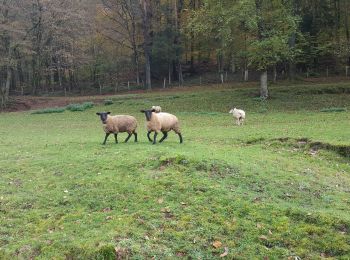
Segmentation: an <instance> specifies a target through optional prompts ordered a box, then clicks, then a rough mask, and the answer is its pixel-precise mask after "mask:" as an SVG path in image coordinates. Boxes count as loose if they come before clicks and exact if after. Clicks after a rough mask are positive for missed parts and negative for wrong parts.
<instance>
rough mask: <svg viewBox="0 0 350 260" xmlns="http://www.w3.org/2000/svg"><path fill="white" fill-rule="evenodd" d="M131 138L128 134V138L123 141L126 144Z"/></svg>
mask: <svg viewBox="0 0 350 260" xmlns="http://www.w3.org/2000/svg"><path fill="white" fill-rule="evenodd" d="M131 136H132V134H129V135H128V137H127V138H126V139H125V143H127V142H128V141H129V139H130V137H131Z"/></svg>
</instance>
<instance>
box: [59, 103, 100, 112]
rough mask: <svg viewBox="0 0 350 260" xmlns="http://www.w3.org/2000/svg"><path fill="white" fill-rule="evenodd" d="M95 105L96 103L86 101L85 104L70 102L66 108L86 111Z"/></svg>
mask: <svg viewBox="0 0 350 260" xmlns="http://www.w3.org/2000/svg"><path fill="white" fill-rule="evenodd" d="M93 106H94V103H92V102H85V103H83V104H69V105H68V106H67V107H66V108H67V110H69V111H72V112H75V111H85V110H87V109H89V108H92V107H93Z"/></svg>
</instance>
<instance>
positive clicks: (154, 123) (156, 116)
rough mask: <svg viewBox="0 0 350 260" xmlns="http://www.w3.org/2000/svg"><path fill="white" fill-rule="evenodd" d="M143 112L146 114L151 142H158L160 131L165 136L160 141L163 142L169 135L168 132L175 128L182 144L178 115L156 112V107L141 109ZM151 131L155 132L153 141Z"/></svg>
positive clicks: (148, 135)
mask: <svg viewBox="0 0 350 260" xmlns="http://www.w3.org/2000/svg"><path fill="white" fill-rule="evenodd" d="M141 113H144V114H145V116H146V120H147V122H146V127H147V137H148V140H149V141H150V142H153V144H156V140H157V135H158V134H159V132H162V133H163V137H162V138H161V139H160V140H159V142H160V143H161V142H163V141H164V140H165V139H166V138H167V137H168V132H169V131H171V130H174V132H175V133H176V134H178V136H179V138H180V144H182V142H183V140H182V135H181V130H180V123H179V120H178V119H177V117H176V116H174V115H172V114H169V113H164V112H160V113H156V110H155V109H151V110H141ZM151 132H154V138H153V141H152V139H151V137H150V134H151Z"/></svg>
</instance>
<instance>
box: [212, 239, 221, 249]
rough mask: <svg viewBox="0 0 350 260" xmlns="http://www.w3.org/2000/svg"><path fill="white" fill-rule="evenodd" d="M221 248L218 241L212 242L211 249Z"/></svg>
mask: <svg viewBox="0 0 350 260" xmlns="http://www.w3.org/2000/svg"><path fill="white" fill-rule="evenodd" d="M221 246H222V243H221V242H220V241H218V240H216V241H214V242H213V247H215V248H220V247H221Z"/></svg>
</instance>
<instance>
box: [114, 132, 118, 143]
mask: <svg viewBox="0 0 350 260" xmlns="http://www.w3.org/2000/svg"><path fill="white" fill-rule="evenodd" d="M114 139H115V143H116V144H117V143H118V134H114Z"/></svg>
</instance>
